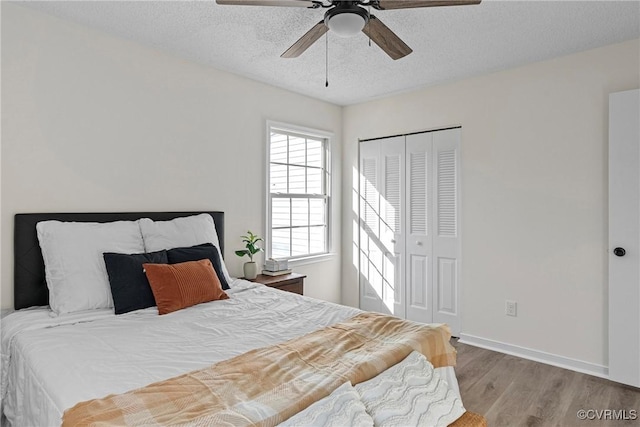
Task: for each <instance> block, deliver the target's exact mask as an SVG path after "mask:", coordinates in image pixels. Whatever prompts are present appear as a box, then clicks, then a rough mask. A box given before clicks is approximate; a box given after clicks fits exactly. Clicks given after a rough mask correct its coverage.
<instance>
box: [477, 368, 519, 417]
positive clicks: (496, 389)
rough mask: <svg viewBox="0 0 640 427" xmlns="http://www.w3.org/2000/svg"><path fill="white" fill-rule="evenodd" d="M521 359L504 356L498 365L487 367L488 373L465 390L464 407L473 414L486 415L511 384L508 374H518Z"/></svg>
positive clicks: (510, 377) (511, 378) (511, 380)
mask: <svg viewBox="0 0 640 427" xmlns="http://www.w3.org/2000/svg"><path fill="white" fill-rule="evenodd" d="M521 362H522V359H520V358H518V357H514V356H510V355H505V357H503V358H502V360H501V361H500V363H498V364H496V365H494V366H493V367H491V366H490V367H489V372H487V374H486V375H484V376H483V377H482V378H481V379H479V380H478V381H477V382H476V383H475V384H473V386H472V387H471V388H469V389H465V398H464V405H465V407H466V408H467V409H468V410H470V411H473V412H477V413H479V414H484V413H486V412H487V411H488V410H489V408H490V407H491V406H492V405H493V404H494V403H495V402H496V400H498V398H499V397H500V396H502V394H503V393H504V391H505V390H506V389H507V387H509V386H510V385H511V383H513V380H514V378H513V376H512V375H509V374H508V373H509V372H518V371H519V370H520V368H521V366H522V363H521Z"/></svg>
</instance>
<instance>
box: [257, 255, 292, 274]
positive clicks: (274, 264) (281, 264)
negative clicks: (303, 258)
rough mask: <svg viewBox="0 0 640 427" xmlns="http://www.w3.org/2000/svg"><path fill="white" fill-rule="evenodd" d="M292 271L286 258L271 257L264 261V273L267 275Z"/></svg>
mask: <svg viewBox="0 0 640 427" xmlns="http://www.w3.org/2000/svg"><path fill="white" fill-rule="evenodd" d="M289 273H291V269H290V268H289V261H287V260H286V259H280V260H278V259H273V258H269V259H268V260H266V261H265V262H264V270H262V274H264V275H265V276H282V275H283V274H289Z"/></svg>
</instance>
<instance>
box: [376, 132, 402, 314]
mask: <svg viewBox="0 0 640 427" xmlns="http://www.w3.org/2000/svg"><path fill="white" fill-rule="evenodd" d="M380 158H381V169H380V175H381V177H382V180H381V181H382V189H381V197H380V204H381V207H380V211H381V212H380V213H381V215H380V216H381V221H380V229H381V231H380V243H381V246H382V250H383V251H384V265H383V291H382V295H383V301H384V305H385V307H386V309H388V310H390V311H391V313H392V314H393V315H394V316H398V317H405V290H404V286H403V282H404V268H403V267H404V265H403V263H404V262H405V256H404V240H405V239H404V228H405V227H404V222H405V221H404V218H403V213H404V206H405V194H404V193H405V174H404V169H405V144H404V137H395V138H388V139H384V140H382V141H381V144H380Z"/></svg>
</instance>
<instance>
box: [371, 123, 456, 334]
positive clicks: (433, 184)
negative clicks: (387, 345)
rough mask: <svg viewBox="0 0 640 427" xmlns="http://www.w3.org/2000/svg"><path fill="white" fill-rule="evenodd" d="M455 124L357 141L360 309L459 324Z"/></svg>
mask: <svg viewBox="0 0 640 427" xmlns="http://www.w3.org/2000/svg"><path fill="white" fill-rule="evenodd" d="M459 146H460V129H449V130H444V131H437V132H424V133H419V134H413V135H407V136H399V137H393V138H384V139H379V140H375V141H368V142H363V143H362V144H361V145H360V217H361V218H360V239H359V240H360V308H362V309H364V310H371V311H380V312H385V313H390V314H393V315H395V316H398V317H403V318H407V319H410V320H415V321H418V322H424V323H431V322H437V323H448V324H449V325H450V326H451V329H452V332H453V333H454V334H458V333H459V330H460V321H459V318H460V314H459V282H458V278H459V270H460V236H459V214H460V213H459V196H460V195H459V190H458V187H459V185H458V183H459V156H460V153H459Z"/></svg>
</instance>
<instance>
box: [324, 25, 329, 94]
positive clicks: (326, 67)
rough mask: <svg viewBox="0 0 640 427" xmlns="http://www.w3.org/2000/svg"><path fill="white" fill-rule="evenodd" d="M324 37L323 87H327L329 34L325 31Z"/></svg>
mask: <svg viewBox="0 0 640 427" xmlns="http://www.w3.org/2000/svg"><path fill="white" fill-rule="evenodd" d="M324 34H325V37H324V42H325V43H324V44H325V58H324V73H325V81H324V87H329V32H328V31H327V32H326V33H324Z"/></svg>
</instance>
